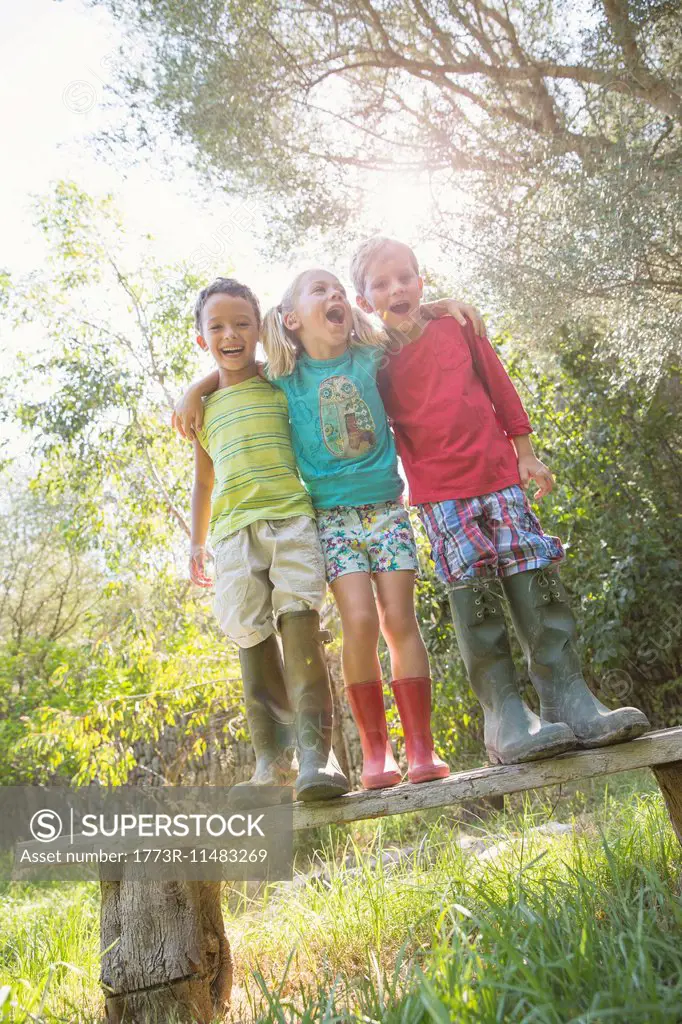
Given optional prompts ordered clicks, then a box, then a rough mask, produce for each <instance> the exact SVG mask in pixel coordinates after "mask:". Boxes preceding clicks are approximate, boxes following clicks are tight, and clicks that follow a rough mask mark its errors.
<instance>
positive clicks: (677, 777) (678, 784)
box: [652, 761, 682, 843]
mask: <svg viewBox="0 0 682 1024" xmlns="http://www.w3.org/2000/svg"><path fill="white" fill-rule="evenodd" d="M652 771H653V773H654V775H655V776H656V781H657V782H658V785H659V786H660V787H661V793H662V794H663V799H664V800H665V803H666V807H667V808H668V814H669V815H670V823H671V825H672V827H673V829H674V831H675V835H676V836H677V838H678V839H679V841H680V843H682V761H673V762H672V763H671V764H659V765H657V766H656V767H655V768H653V769H652Z"/></svg>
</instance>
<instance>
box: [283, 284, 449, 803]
mask: <svg viewBox="0 0 682 1024" xmlns="http://www.w3.org/2000/svg"><path fill="white" fill-rule="evenodd" d="M383 340H384V338H383V335H381V334H379V333H378V332H376V331H375V330H374V329H373V327H372V326H371V323H370V321H369V320H368V319H367V318H366V317H365V316H364V314H362V313H361V312H360V311H359V310H353V309H352V308H351V305H350V303H349V301H348V298H347V296H346V292H345V290H344V288H343V286H342V285H341V283H340V282H339V280H338V279H337V278H336V277H335V276H334V275H333V274H330V273H329V272H328V271H326V270H308V271H305V272H304V273H302V274H299V275H298V277H296V278H295V280H294V281H293V282H292V284H291V285H290V287H289V288H288V289H287V291H286V293H285V295H284V297H283V298H282V301H281V303H280V304H279V305H278V306H277V307H275V308H273V309H271V310H270V311H269V312H268V313H267V314H266V316H265V319H264V322H263V344H264V346H265V351H266V354H267V357H268V377H269V379H270V380H271V382H272V383H273V384H274V385H275V387H278V388H281V389H282V391H284V393H285V395H286V396H287V400H288V402H289V418H290V421H291V430H292V441H293V445H294V454H295V455H296V460H297V462H298V465H299V469H300V472H301V476H302V477H303V481H304V483H305V484H306V486H307V487H308V490H309V491H310V495H311V497H312V499H313V505H314V506H315V510H316V513H317V525H318V529H319V533H320V542H321V544H322V550H323V552H324V556H325V563H326V570H327V582H328V583H329V585H330V588H331V590H332V593H333V594H334V598H335V600H336V603H337V606H338V609H339V614H340V616H341V625H342V628H343V655H342V660H343V674H344V679H345V683H346V692H347V694H348V700H349V703H350V706H351V709H352V711H353V716H354V718H355V721H356V724H357V726H358V730H359V732H360V739H361V742H362V748H363V755H364V767H363V773H362V781H363V785H364V786H365V788H367V789H374V788H379V787H382V786H392V785H395V784H396V783H397V782H399V781H400V778H401V775H400V771H399V769H398V766H397V764H396V761H395V758H394V756H393V751H392V750H391V745H390V743H389V740H388V734H387V728H386V715H385V712H384V701H383V687H382V678H381V666H380V663H379V657H378V653H377V647H378V641H379V630H380V629H381V632H382V633H383V636H384V639H385V640H386V644H387V646H388V649H389V653H390V658H391V670H392V676H393V681H392V689H393V693H394V695H395V699H396V703H397V705H398V712H399V714H400V718H401V721H402V725H403V731H404V734H405V746H406V751H407V761H408V778H409V780H410V781H411V782H426V781H428V780H430V779H440V778H444V777H445V776H446V775H448V774H449V769H448V766H447V765H446V764H445V762H444V761H442V760H441V759H440V758H439V757H438V756H437V755H436V753H435V751H434V749H433V740H432V737H431V727H430V716H431V679H430V671H429V661H428V656H427V653H426V648H425V647H424V642H423V640H422V637H421V634H420V632H419V626H418V624H417V619H416V615H415V610H414V581H415V576H416V573H417V568H418V563H417V552H416V547H415V542H414V535H413V533H412V527H411V525H410V520H409V516H408V513H407V510H406V509H405V508H404V506H403V504H402V502H401V500H400V496H401V493H402V489H403V482H402V479H401V477H400V475H399V473H398V463H397V457H396V451H395V445H394V441H393V436H392V434H391V431H390V429H389V426H388V422H387V419H386V413H385V412H384V407H383V404H382V401H381V398H380V396H379V392H378V390H377V385H376V375H377V370H378V368H379V364H380V362H381V360H382V358H384V356H385V350H384V349H383V347H382V342H383Z"/></svg>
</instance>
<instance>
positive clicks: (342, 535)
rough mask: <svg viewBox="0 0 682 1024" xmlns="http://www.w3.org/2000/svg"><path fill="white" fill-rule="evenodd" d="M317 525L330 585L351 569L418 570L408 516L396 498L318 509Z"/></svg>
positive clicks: (380, 570) (372, 571) (352, 570)
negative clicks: (368, 503) (370, 503)
mask: <svg viewBox="0 0 682 1024" xmlns="http://www.w3.org/2000/svg"><path fill="white" fill-rule="evenodd" d="M317 528H318V531H319V534H320V544H321V545H322V552H323V554H324V562H325V566H326V570H327V582H328V583H330V584H331V583H333V582H334V580H336V579H338V578H339V576H345V575H347V574H348V573H351V572H368V573H371V574H374V573H377V572H395V571H396V569H411V570H412V571H413V572H417V571H418V569H419V563H418V561H417V548H416V545H415V541H414V533H413V532H412V524H411V523H410V517H409V515H408V513H407V509H405V508H404V507H403V506H402V505H401V504H399V502H397V501H382V502H380V504H378V505H355V506H354V507H345V506H344V507H340V508H324V509H318V511H317Z"/></svg>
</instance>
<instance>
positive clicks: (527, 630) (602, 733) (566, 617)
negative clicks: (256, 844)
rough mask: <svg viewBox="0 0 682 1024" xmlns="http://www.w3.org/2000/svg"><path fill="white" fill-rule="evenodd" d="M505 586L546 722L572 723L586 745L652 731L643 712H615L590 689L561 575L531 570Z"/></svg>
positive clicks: (601, 743)
mask: <svg viewBox="0 0 682 1024" xmlns="http://www.w3.org/2000/svg"><path fill="white" fill-rule="evenodd" d="M503 586H504V590H505V593H506V595H507V597H508V599H509V605H510V608H511V614H512V621H513V623H514V627H515V629H516V632H517V633H518V635H519V639H520V640H521V644H522V646H523V649H524V653H525V655H526V658H527V659H528V671H529V674H530V680H531V682H532V684H533V686H534V687H535V689H536V690H537V692H538V696H539V697H540V708H541V714H542V717H543V718H546V719H547V720H548V721H549V722H558V721H561V722H566V723H568V725H569V726H570V727H571V729H572V730H573V732H574V733H575V736H576V738H577V740H578V743H579V744H580V746H581V747H601V746H605V745H607V744H609V743H621V742H622V741H623V740H631V739H634V738H635V736H641V734H642V733H643V732H646V731H647V729H649V728H650V726H649V720H648V719H647V717H646V715H645V714H644V713H643V712H642V711H640V710H639V709H638V708H631V707H627V708H618V710H616V711H611V710H609V708H607V707H606V706H605V705H604V704H602V703H601V701H599V700H597V698H596V697H595V696H594V694H593V693H592V691H591V690H590V688H589V687H588V685H587V683H586V682H585V680H584V678H583V674H582V669H581V667H580V658H579V657H578V651H577V648H576V644H575V639H576V622H575V618H574V617H573V612H572V611H571V609H570V606H569V604H568V594H567V593H566V590H565V588H564V585H563V583H562V582H561V580H560V579H559V577H558V575H557V574H556V572H554V571H553V570H551V569H530V570H528V571H527V572H519V573H516V575H514V576H508V577H507V578H506V579H505V580H504V581H503Z"/></svg>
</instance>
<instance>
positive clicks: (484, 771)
mask: <svg viewBox="0 0 682 1024" xmlns="http://www.w3.org/2000/svg"><path fill="white" fill-rule="evenodd" d="M635 768H651V769H652V770H653V772H654V775H655V776H656V779H657V781H658V784H659V786H660V788H661V792H662V794H663V797H664V799H665V802H666V805H667V808H668V813H669V815H670V820H671V822H672V826H673V828H674V830H675V833H676V835H677V838H678V839H679V840H680V843H682V727H680V728H676V729H666V730H662V731H660V732H652V733H648V734H647V735H646V736H641V737H640V738H639V739H636V740H633V741H632V742H630V743H623V744H621V745H619V746H613V747H601V748H599V749H597V750H590V751H580V752H578V753H569V754H562V755H561V756H559V757H555V758H552V759H550V760H546V761H535V762H531V763H529V764H523V765H500V766H497V767H494V768H477V769H475V770H474V771H467V772H459V773H458V774H456V775H451V776H450V778H448V779H442V780H440V781H438V782H431V783H425V784H423V785H421V786H412V785H409V784H402V785H400V786H394V787H393V788H392V789H384V790H374V791H370V792H364V791H363V792H359V793H349V794H348V795H347V796H344V797H340V798H339V799H337V800H332V801H328V802H326V803H320V804H302V803H297V804H294V828H295V829H296V830H301V829H310V828H317V827H319V826H321V825H331V824H344V823H348V822H351V821H359V820H361V819H368V818H380V817H384V816H386V815H393V814H405V813H407V812H409V811H424V810H427V809H430V808H434V807H446V806H449V805H452V804H456V803H458V802H460V801H464V800H467V801H468V800H475V799H480V798H482V797H491V796H502V795H505V794H507V793H518V792H522V791H524V790H532V789H540V788H542V787H544V786H556V785H561V784H563V783H570V782H577V781H579V780H581V779H588V778H594V777H596V776H601V775H611V774H614V773H616V772H624V771H631V770H632V769H635ZM26 846H27V847H29V846H30V847H33V846H34V844H26ZM101 889H102V910H101V949H102V954H103V955H102V972H101V980H102V985H103V986H104V988H105V992H106V1013H107V1020H108V1021H109V1022H111V1024H152V1022H154V1024H167V1022H168V1021H169V1020H173V1019H175V1020H183V1021H187V1022H190V1021H192V1022H197V1024H209V1022H210V1021H212V1020H213V1019H214V1015H217V1014H219V1013H220V1011H221V1010H222V1009H223V1008H224V1007H225V1006H226V1005H227V1002H228V1000H229V992H230V988H231V983H232V962H231V958H230V952H229V943H228V940H227V937H226V935H225V929H224V924H223V919H222V913H221V907H220V883H219V882H141V881H139V880H126V879H125V878H124V879H123V880H122V881H121V882H102V883H101ZM173 1014H176V1015H177V1016H175V1017H173Z"/></svg>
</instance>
